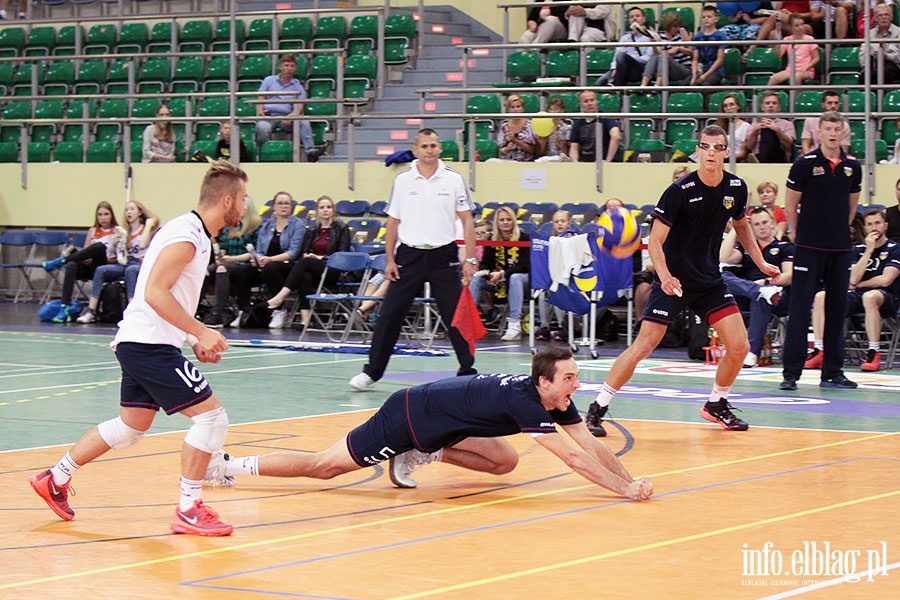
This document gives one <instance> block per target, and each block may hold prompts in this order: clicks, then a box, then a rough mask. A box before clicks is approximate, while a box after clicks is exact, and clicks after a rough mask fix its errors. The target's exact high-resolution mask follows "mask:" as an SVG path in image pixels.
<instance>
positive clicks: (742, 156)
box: [716, 94, 750, 162]
mask: <svg viewBox="0 0 900 600" xmlns="http://www.w3.org/2000/svg"><path fill="white" fill-rule="evenodd" d="M743 104H744V101H743V99H742V98H740V97H739V96H736V95H734V94H728V95H727V96H724V97H723V98H722V102H721V104H719V112H723V113H731V114H733V115H734V116H732V117H720V118H718V119H716V125H718V126H719V127H721V128H722V131H725V132H726V133H728V135H729V136H730V135H731V123H734V144H733V146H732V147H733V148H734V151H735V152H734V158H735V160H737V161H738V162H744V161H746V160H747V149H746V148H745V147H744V142H745V141H746V140H747V134H748V133H749V132H750V123H748V122H747V121H745V120H744V119H742V118H740V117H739V116H738V113H740V112H742V110H743V108H742V107H743ZM730 142H731V139H730V138H729V143H730Z"/></svg>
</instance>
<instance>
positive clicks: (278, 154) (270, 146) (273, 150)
mask: <svg viewBox="0 0 900 600" xmlns="http://www.w3.org/2000/svg"><path fill="white" fill-rule="evenodd" d="M259 162H294V147H293V144H291V142H289V141H287V140H269V141H267V142H266V143H264V144H263V145H262V148H260V149H259Z"/></svg>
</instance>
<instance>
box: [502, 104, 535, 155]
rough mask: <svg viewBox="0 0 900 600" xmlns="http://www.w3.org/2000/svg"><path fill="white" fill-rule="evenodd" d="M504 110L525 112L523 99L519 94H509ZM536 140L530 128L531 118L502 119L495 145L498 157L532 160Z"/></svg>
mask: <svg viewBox="0 0 900 600" xmlns="http://www.w3.org/2000/svg"><path fill="white" fill-rule="evenodd" d="M506 112H508V113H522V112H525V101H524V100H522V97H521V96H518V95H516V94H511V95H510V96H509V98H507V99H506ZM537 141H538V140H537V136H536V135H535V134H534V130H533V129H532V128H531V119H526V118H524V117H514V118H510V119H507V120H505V121H503V123H501V124H500V129H499V130H498V131H497V147H498V149H499V153H500V158H501V159H504V160H515V161H519V162H530V161H533V160H534V150H535V148H536V147H537Z"/></svg>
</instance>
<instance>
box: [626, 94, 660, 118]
mask: <svg viewBox="0 0 900 600" xmlns="http://www.w3.org/2000/svg"><path fill="white" fill-rule="evenodd" d="M628 107H629V112H633V113H660V112H662V97H661V96H660V95H659V94H657V93H656V92H644V93H637V94H629V95H628Z"/></svg>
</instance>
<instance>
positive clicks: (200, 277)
mask: <svg viewBox="0 0 900 600" xmlns="http://www.w3.org/2000/svg"><path fill="white" fill-rule="evenodd" d="M209 238H210V235H209V232H208V231H207V230H206V227H205V226H204V224H203V221H202V220H201V219H200V215H198V214H197V213H196V212H194V211H191V212H189V213H187V214H184V215H181V216H180V217H176V218H175V219H172V220H171V221H169V222H168V223H166V224H165V226H164V227H163V228H162V229H160V230H159V231H158V232H157V233H156V235H155V236H153V240H152V241H151V242H150V244H149V245H148V247H147V254H146V256H144V262H143V264H142V265H141V270H140V273H139V275H138V280H137V286H136V287H135V290H134V298H132V300H131V302H129V303H128V308H126V309H125V314H124V316H123V318H122V320H121V321H119V331H118V333H116V338H115V339H114V340H113V342H112V344H111V345H112V347H113V348H115V347H116V344H118V343H119V342H138V343H141V344H168V345H170V346H175V347H176V348H180V347H181V346H182V344H184V340H185V338H186V337H187V334H186V333H185V332H183V331H182V330H180V329H178V328H177V327H175V326H174V325H172V324H171V323H169V322H168V321H166V320H165V319H163V318H162V317H160V316H159V315H158V314H156V311H154V310H153V309H152V308H151V307H150V305H149V304H147V301H146V300H145V299H144V290H145V289H146V287H147V279H148V278H149V277H150V273H151V272H152V271H153V265H154V264H155V263H156V259H157V258H158V257H159V253H160V252H162V250H163V248H165V247H166V246H168V245H170V244H175V243H179V242H189V243H190V244H193V246H194V248H195V250H194V257H193V258H192V259H191V260H190V262H188V264H187V266H186V267H185V268H184V271H182V272H181V275H180V276H179V277H178V281H176V282H175V285H174V286H172V289H171V292H172V295H173V296H175V300H177V301H178V304H180V305H181V307H182V308H183V309H184V310H185V311H186V312H187V313H188V314H190V315H193V314H195V313H196V312H197V304H199V302H200V292H201V290H202V288H203V281H204V279H205V278H206V269H207V267H208V266H209V256H210V254H209V253H210V251H211V248H212V244H211V243H210V239H209Z"/></svg>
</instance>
